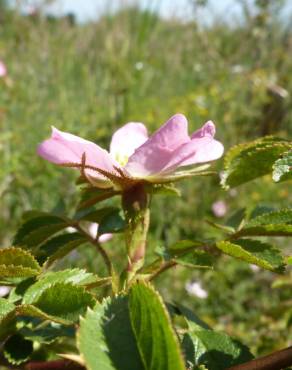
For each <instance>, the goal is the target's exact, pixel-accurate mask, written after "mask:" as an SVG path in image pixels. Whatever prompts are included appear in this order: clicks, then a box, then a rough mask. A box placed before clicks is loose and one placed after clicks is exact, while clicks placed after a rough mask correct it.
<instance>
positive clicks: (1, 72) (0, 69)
mask: <svg viewBox="0 0 292 370" xmlns="http://www.w3.org/2000/svg"><path fill="white" fill-rule="evenodd" d="M6 75H7V68H6V65H5V64H4V63H3V62H2V61H1V60H0V77H5V76H6Z"/></svg>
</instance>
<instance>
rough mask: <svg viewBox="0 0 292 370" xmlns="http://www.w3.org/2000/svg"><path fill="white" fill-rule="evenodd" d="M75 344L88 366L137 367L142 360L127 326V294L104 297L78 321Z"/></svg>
mask: <svg viewBox="0 0 292 370" xmlns="http://www.w3.org/2000/svg"><path fill="white" fill-rule="evenodd" d="M77 346H78V348H79V351H80V353H81V354H82V357H83V358H84V360H85V364H86V367H87V368H88V369H90V370H100V369H103V370H139V369H143V368H144V367H143V364H142V362H141V359H140V355H139V352H138V349H137V345H136V341H135V337H134V333H133V330H132V327H131V323H130V318H129V309H128V297H126V296H118V297H115V298H107V299H105V300H104V301H103V302H102V303H101V304H99V303H98V304H97V305H96V306H95V307H94V309H93V310H88V312H87V314H86V316H85V318H84V319H81V321H80V329H79V332H78V335H77Z"/></svg>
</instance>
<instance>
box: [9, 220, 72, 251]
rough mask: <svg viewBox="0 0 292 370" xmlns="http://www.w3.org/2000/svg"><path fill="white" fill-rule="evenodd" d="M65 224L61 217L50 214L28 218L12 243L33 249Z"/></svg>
mask: <svg viewBox="0 0 292 370" xmlns="http://www.w3.org/2000/svg"><path fill="white" fill-rule="evenodd" d="M67 226H69V225H68V223H67V222H66V221H65V220H64V219H63V218H61V217H58V216H54V215H51V214H46V215H43V214H42V215H39V216H36V217H32V218H29V219H28V220H26V221H25V222H24V223H23V225H22V226H21V228H20V229H19V230H18V232H17V234H16V235H15V238H14V244H15V245H19V246H22V247H26V248H32V249H34V248H35V247H37V246H38V245H39V244H41V243H43V242H44V241H46V240H47V239H48V238H49V237H51V236H52V235H54V234H55V233H57V232H58V231H60V230H62V229H64V228H66V227H67Z"/></svg>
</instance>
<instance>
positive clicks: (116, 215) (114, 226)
mask: <svg viewBox="0 0 292 370" xmlns="http://www.w3.org/2000/svg"><path fill="white" fill-rule="evenodd" d="M125 227H126V223H125V220H124V219H123V217H122V216H121V211H120V210H119V209H115V210H113V211H112V212H110V213H108V214H107V215H105V216H104V217H103V218H102V219H101V220H100V223H99V227H98V233H99V234H100V235H102V234H106V233H119V232H121V231H123V230H124V229H125Z"/></svg>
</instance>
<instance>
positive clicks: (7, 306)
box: [0, 298, 15, 320]
mask: <svg viewBox="0 0 292 370" xmlns="http://www.w3.org/2000/svg"><path fill="white" fill-rule="evenodd" d="M14 308H15V306H14V304H13V303H10V302H9V301H8V300H7V299H5V298H0V320H3V319H4V318H5V317H6V316H7V315H8V314H9V313H10V312H12V311H13V310H14Z"/></svg>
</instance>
